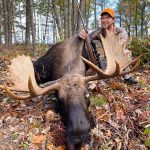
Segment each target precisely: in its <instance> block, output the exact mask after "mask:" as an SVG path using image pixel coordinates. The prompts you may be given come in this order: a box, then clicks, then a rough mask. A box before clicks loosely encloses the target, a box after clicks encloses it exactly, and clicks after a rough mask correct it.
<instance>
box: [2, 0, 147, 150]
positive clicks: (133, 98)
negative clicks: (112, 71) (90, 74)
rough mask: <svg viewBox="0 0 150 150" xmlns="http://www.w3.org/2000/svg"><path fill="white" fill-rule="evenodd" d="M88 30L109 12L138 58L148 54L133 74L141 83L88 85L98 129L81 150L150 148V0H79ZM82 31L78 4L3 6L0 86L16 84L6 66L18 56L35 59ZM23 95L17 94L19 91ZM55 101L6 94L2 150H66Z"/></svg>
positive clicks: (66, 0) (11, 2)
mask: <svg viewBox="0 0 150 150" xmlns="http://www.w3.org/2000/svg"><path fill="white" fill-rule="evenodd" d="M78 3H79V6H80V10H81V12H82V15H83V19H84V23H85V25H86V28H87V30H88V31H91V30H93V29H95V28H98V27H99V26H100V25H101V24H100V13H101V11H102V10H103V9H104V8H106V7H112V8H114V9H115V12H116V25H117V26H121V27H123V28H125V29H126V30H127V32H128V35H129V36H131V37H132V42H131V43H130V44H129V45H128V48H129V50H131V51H132V54H133V57H135V56H137V55H139V54H141V53H142V54H143V57H142V58H141V66H140V67H139V69H138V71H137V72H135V73H134V74H133V75H134V77H135V78H136V79H137V80H138V84H136V85H129V84H127V83H124V82H123V80H122V79H121V77H117V78H114V79H110V80H107V81H104V80H100V81H97V82H93V83H91V84H89V87H88V89H89V95H88V98H89V100H90V101H91V105H90V108H89V112H90V115H91V119H92V118H93V122H94V123H95V125H96V126H95V127H94V128H93V129H91V132H90V137H89V138H88V140H87V141H86V142H85V144H84V145H83V147H82V150H113V149H115V150H149V149H150V0H143V1H140V0H114V1H113V0H78ZM82 28H83V26H82V24H81V19H80V17H79V12H78V10H77V0H0V84H3V83H4V82H5V83H6V84H7V85H11V84H12V82H11V81H9V80H8V79H7V76H9V70H8V65H9V64H10V63H11V62H10V60H11V58H12V57H15V56H16V55H17V54H25V55H30V56H31V57H32V60H36V59H37V58H38V57H39V56H41V55H42V54H44V53H45V52H46V51H47V50H48V48H49V47H50V46H51V44H55V43H57V42H59V41H63V40H65V39H67V38H69V37H70V36H73V35H75V34H77V33H79V31H80V30H81V29H82ZM18 94H19V93H18ZM54 101H56V98H55V97H54V96H53V95H44V96H40V97H36V98H33V99H30V100H29V101H24V102H21V101H16V100H13V99H12V98H10V97H8V95H7V94H6V93H5V92H4V91H2V90H1V91H0V150H8V149H9V150H14V149H16V150H39V149H40V150H65V149H66V137H65V135H66V133H65V127H64V125H63V123H62V120H61V117H60V116H59V115H58V114H56V113H55V112H54V111H52V109H53V107H54Z"/></svg>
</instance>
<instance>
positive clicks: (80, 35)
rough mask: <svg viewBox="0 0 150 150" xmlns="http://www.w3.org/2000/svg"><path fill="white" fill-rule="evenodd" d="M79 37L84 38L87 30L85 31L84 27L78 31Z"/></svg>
mask: <svg viewBox="0 0 150 150" xmlns="http://www.w3.org/2000/svg"><path fill="white" fill-rule="evenodd" d="M79 37H80V38H81V39H83V40H85V39H86V37H87V32H86V31H85V30H84V29H82V30H81V31H80V33H79Z"/></svg>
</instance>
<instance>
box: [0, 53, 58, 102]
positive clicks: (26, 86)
mask: <svg viewBox="0 0 150 150" xmlns="http://www.w3.org/2000/svg"><path fill="white" fill-rule="evenodd" d="M9 71H10V74H11V76H10V77H9V79H10V80H11V81H13V83H14V86H12V87H7V86H6V84H5V83H4V86H0V89H2V90H5V91H6V92H7V93H8V95H9V96H10V97H12V98H14V99H19V100H25V99H29V98H32V97H35V96H38V95H41V94H44V93H46V92H48V91H55V90H57V89H58V87H59V84H58V83H55V82H53V84H52V85H51V86H49V87H46V88H40V87H39V86H38V85H37V83H36V80H35V73H34V68H33V64H32V61H31V59H30V57H29V56H25V55H22V56H17V57H16V58H14V59H12V60H11V65H9ZM11 90H13V91H22V92H23V91H24V92H28V93H29V95H25V96H19V95H16V94H14V93H13V92H12V91H11Z"/></svg>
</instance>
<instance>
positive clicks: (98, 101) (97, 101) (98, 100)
mask: <svg viewBox="0 0 150 150" xmlns="http://www.w3.org/2000/svg"><path fill="white" fill-rule="evenodd" d="M89 100H90V101H91V104H94V105H96V106H103V105H105V104H107V103H108V101H107V99H106V97H104V96H101V95H100V96H99V95H96V96H90V97H89Z"/></svg>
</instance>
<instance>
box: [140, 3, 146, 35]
mask: <svg viewBox="0 0 150 150" xmlns="http://www.w3.org/2000/svg"><path fill="white" fill-rule="evenodd" d="M145 7H146V4H145V2H143V4H142V6H141V37H142V38H143V36H144V21H145Z"/></svg>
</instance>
